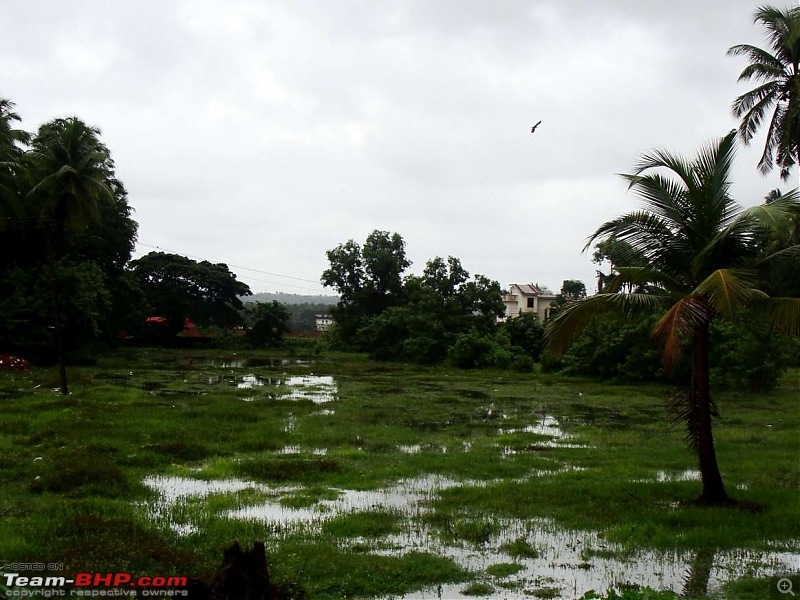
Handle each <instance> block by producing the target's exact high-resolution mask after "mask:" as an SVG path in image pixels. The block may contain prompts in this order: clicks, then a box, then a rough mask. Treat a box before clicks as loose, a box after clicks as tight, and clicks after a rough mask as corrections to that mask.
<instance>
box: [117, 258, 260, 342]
mask: <svg viewBox="0 0 800 600" xmlns="http://www.w3.org/2000/svg"><path fill="white" fill-rule="evenodd" d="M130 270H131V273H132V274H133V276H134V278H135V279H136V281H137V282H138V284H139V286H140V287H141V289H142V290H143V291H144V293H145V295H146V297H147V301H148V303H149V305H150V310H151V313H152V316H162V317H166V318H167V320H168V322H169V329H170V331H171V332H172V333H178V332H179V331H180V330H181V329H182V328H183V321H184V319H185V318H187V317H188V318H190V319H192V320H193V321H194V322H195V323H197V324H198V325H204V326H217V327H221V328H223V329H229V328H231V327H233V326H235V325H237V324H239V323H240V322H241V316H240V314H239V311H240V310H241V309H242V308H243V307H244V305H243V304H242V301H241V300H240V299H239V297H240V296H249V295H250V294H251V291H250V287H249V286H248V285H247V284H245V283H242V282H240V281H237V280H236V275H235V274H233V273H231V271H230V270H229V269H228V266H227V265H225V264H224V263H216V264H214V263H210V262H208V261H201V262H197V261H194V260H192V259H190V258H187V257H185V256H181V255H178V254H168V253H165V252H150V253H148V254H146V255H145V256H143V257H141V258H139V259H137V260H134V261H132V262H131V263H130Z"/></svg>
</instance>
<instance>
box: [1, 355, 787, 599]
mask: <svg viewBox="0 0 800 600" xmlns="http://www.w3.org/2000/svg"><path fill="white" fill-rule="evenodd" d="M248 361H249V362H248ZM70 375H71V377H72V378H73V379H72V384H71V388H72V393H71V394H70V395H69V396H68V397H66V398H64V397H61V396H60V395H59V394H58V393H57V392H54V391H53V389H52V388H53V387H55V384H54V383H53V382H57V373H55V371H54V370H52V369H34V370H32V371H30V372H29V373H27V374H19V373H10V372H3V373H0V398H1V399H2V401H1V402H0V461H1V463H2V467H3V468H2V469H0V485H2V486H3V490H4V494H3V495H2V497H0V515H2V519H0V557H2V558H3V559H5V560H8V561H15V562H23V561H38V560H40V559H41V557H42V556H48V557H53V558H52V560H53V561H54V562H61V561H62V560H63V562H65V564H67V563H68V564H70V565H73V566H74V567H75V568H76V569H80V570H96V571H102V572H108V571H112V570H127V571H132V572H139V573H147V572H158V573H165V574H179V575H187V576H199V577H203V578H209V577H210V576H211V575H212V574H213V573H214V571H215V569H216V567H217V566H218V565H219V562H220V559H221V552H222V550H223V549H224V548H227V547H228V546H230V544H231V543H232V541H233V540H236V539H238V540H240V541H242V542H243V543H245V544H247V545H249V544H250V543H251V542H252V541H254V540H264V541H266V543H267V546H268V549H269V554H270V561H271V569H272V573H273V577H274V578H275V580H276V581H277V582H279V583H286V584H287V585H289V584H291V585H295V586H298V589H299V588H302V589H304V590H305V591H306V593H307V594H308V597H309V598H340V597H344V596H347V597H387V596H399V595H402V594H405V593H407V592H409V591H411V590H417V589H421V588H427V589H429V590H432V591H431V592H430V593H431V594H435V590H436V589H437V586H443V587H444V589H445V590H450V591H452V592H453V593H456V594H458V593H461V594H463V595H484V596H485V595H493V594H494V595H496V594H501V595H504V596H508V597H523V596H525V595H528V596H533V597H553V598H558V597H572V595H573V593H574V589H568V586H566V584H564V582H563V581H562V580H561V579H559V577H561V576H562V575H561V574H558V573H554V574H553V575H552V576H551V579H547V577H545V576H542V578H541V579H539V580H537V579H536V578H535V577H534V576H533V575H532V574H531V569H532V568H533V567H532V565H535V567H536V568H537V569H544V568H546V567H547V565H548V564H550V563H554V564H558V562H559V560H560V561H561V562H564V560H567V559H559V558H558V557H557V556H556V555H555V554H554V552H555V550H554V547H553V542H554V540H557V539H560V538H565V539H569V540H573V539H574V540H576V541H574V542H572V541H570V542H567V543H566V545H565V550H564V552H566V553H568V554H569V556H570V557H571V558H569V559H568V560H569V561H572V562H570V567H569V568H570V569H573V570H574V571H586V572H591V570H592V569H593V568H595V566H598V568H600V567H602V566H603V565H621V564H623V563H624V561H628V560H629V559H630V560H634V559H631V557H636V556H638V554H637V553H640V552H649V553H651V554H653V555H654V556H658V553H663V554H664V556H674V555H675V554H676V553H678V554H680V553H683V554H686V555H687V556H698V555H699V554H698V553H702V552H707V551H711V552H712V554H711V559H712V561H716V560H718V559H719V560H722V559H721V558H720V557H726V556H728V555H726V552H729V551H730V552H733V553H737V552H743V553H748V552H749V553H751V554H749V555H748V556H749V558H742V559H741V560H743V561H744V560H746V561H750V562H747V563H746V564H744V563H743V565H742V569H743V570H745V571H746V570H747V569H748V565H751V566H752V568H753V569H756V567H757V563H758V562H759V560H760V559H759V558H758V556H759V555H758V553H759V552H788V553H791V554H792V555H794V556H797V554H798V540H800V519H799V518H798V516H800V514H799V513H800V510H799V509H800V506H798V503H797V498H798V492H799V491H800V461H798V460H797V458H798V455H800V446H799V445H798V444H799V442H798V439H800V438H798V433H800V411H798V408H800V406H799V405H798V399H797V398H798V396H797V392H798V388H797V385H796V380H797V373H793V374H791V376H790V377H787V379H786V381H785V385H784V386H783V387H781V388H780V389H779V390H776V391H775V392H772V393H769V394H762V395H753V394H748V393H744V392H726V393H722V394H716V395H715V399H716V401H717V405H718V406H719V408H720V411H721V413H722V415H723V419H722V420H719V421H717V422H716V424H715V427H716V428H715V436H716V441H717V453H718V459H719V462H720V467H721V470H722V473H723V476H724V478H725V483H726V485H727V487H728V490H729V493H730V494H731V495H732V496H733V497H735V498H736V499H738V500H741V501H742V504H741V506H740V507H737V508H701V507H698V506H694V505H692V504H690V503H687V502H686V501H687V500H691V499H692V498H694V497H696V496H697V495H699V492H700V483H699V481H697V480H696V479H695V478H694V476H693V475H692V474H691V471H692V470H693V469H695V468H696V463H695V458H694V457H693V455H692V454H691V453H690V451H689V450H687V448H686V446H685V444H684V440H683V432H682V431H680V430H670V429H669V428H668V427H667V423H668V416H667V414H666V411H665V408H664V406H665V404H664V399H665V397H666V395H667V393H668V392H669V390H668V389H667V388H664V387H661V386H658V385H637V386H626V385H611V384H607V383H603V382H598V381H587V380H575V379H567V378H559V377H555V376H540V375H534V374H530V375H524V374H509V373H503V372H463V371H456V370H451V369H445V368H424V367H416V366H407V365H394V364H393V365H385V364H377V363H370V362H367V361H366V360H364V359H363V358H362V357H359V356H353V355H339V354H330V355H325V356H321V357H315V358H314V361H313V362H309V361H306V360H301V361H300V362H298V361H296V360H288V361H285V360H282V357H280V356H277V355H274V356H273V355H262V354H258V353H239V354H237V355H236V357H232V356H231V355H230V354H229V353H213V352H210V353H208V355H207V356H200V355H198V354H197V353H192V352H188V351H170V350H161V349H135V350H133V349H123V350H121V351H119V352H117V353H113V354H109V355H108V356H106V357H104V358H103V359H101V360H100V361H98V363H97V364H96V365H89V366H83V367H75V368H72V369H70ZM251 375H252V376H253V377H256V378H261V379H260V380H254V381H261V384H259V385H255V384H254V385H253V387H250V388H247V387H245V388H240V387H238V384H239V383H241V382H242V381H243V380H242V377H244V376H248V377H249V376H251ZM311 375H314V377H311ZM320 375H324V376H325V377H326V379H325V380H324V381H325V384H324V385H320V381H323V380H321V379H319V378H317V376H320ZM288 380H291V381H293V382H297V385H298V386H300V385H301V382H302V381H304V380H306V381H308V382H310V385H309V390H308V391H309V394H310V393H322V392H324V393H325V394H326V397H325V401H324V402H318V401H314V400H313V399H311V397H310V395H309V396H305V395H304V394H295V395H292V393H291V390H290V389H288V388H287V387H286V383H285V382H286V381H288ZM268 381H274V382H284V383H275V384H274V386H273V387H270V386H271V385H272V384H268V383H267V382H268ZM153 477H162V478H165V479H164V480H165V481H184V482H190V483H191V484H192V485H194V486H195V488H197V489H200V488H201V487H202V486H203V485H205V486H206V487H205V488H204V489H205V491H204V492H203V493H190V492H188V491H187V492H186V493H185V494H184V495H181V496H176V497H175V498H173V499H171V500H170V499H168V498H166V497H165V496H164V493H163V491H160V490H159V488H158V486H151V485H146V482H148V481H151V479H148V478H153ZM170 478H172V479H170ZM192 482H193V483H192ZM224 482H232V483H231V484H230V485H229V486H228V488H225V485H224ZM214 486H217V487H214ZM420 488H423V489H420ZM359 494H360V495H359ZM370 494H372V496H371V495H370ZM372 497H374V498H377V500H374V502H375V503H376V504H375V505H370V504H369V502H372V501H371V500H369V498H372ZM353 498H358V499H360V500H359V501H358V502H362V500H363V502H366V504H360V503H355V504H349V503H351V502H354V500H353ZM381 503H384V504H381ZM261 506H266V507H268V508H269V509H270V511H272V512H269V514H281V515H285V516H286V519H287V520H284V521H280V522H278V521H274V520H270V518H266V517H263V516H260V515H261V514H262V513H260V512H259V507H261ZM348 507H350V508H348ZM280 511H283V512H280ZM264 514H266V513H264ZM243 515H248V516H246V517H245V516H243ZM292 519H295V520H292ZM409 540H416V541H415V542H413V543H412V542H410V541H409ZM420 540H421V541H420ZM573 546H574V547H573ZM443 548H445V549H447V553H446V554H445V553H441V554H440V553H439V552H440V551H441V550H442V549H443ZM462 552H463V553H467V554H469V553H472V554H478V555H482V556H487V557H492V558H491V559H489V558H487V559H486V563H485V564H479V565H475V564H472V563H469V561H462V560H461V559H459V558H458V557H459V556H461V554H460V553H462ZM704 556H705V555H704ZM62 557H63V558H62ZM725 560H728V563H725V564H727V565H730V560H731V559H729V558H726V559H725ZM691 563H692V561H691V559H688V562H687V564H686V567H685V568H690V567H691ZM606 568H607V569H611V568H612V567H606ZM722 571H723V573H724V572H725V570H724V569H723V570H722ZM761 573H764V570H763V569H762V571H761ZM537 576H538V575H537ZM723 576H724V575H723ZM729 578H730V581H721V582H720V581H718V582H716V584H714V582H712V584H714V585H715V586H716V587H715V592H714V593H715V594H717V595H718V596H720V597H728V598H737V599H738V598H761V597H763V596H764V594H765V590H766V589H767V588H766V587H765V586H767V585H768V583H769V580H768V579H767V578H766V577H762V576H761V574H757V575H755V576H753V574H750V575H747V574H742V575H738V576H736V575H730V576H729ZM612 583H613V582H612ZM677 585H678V588H680V584H677ZM606 587H608V586H606ZM603 591H604V592H605V588H603ZM678 591H680V590H678Z"/></svg>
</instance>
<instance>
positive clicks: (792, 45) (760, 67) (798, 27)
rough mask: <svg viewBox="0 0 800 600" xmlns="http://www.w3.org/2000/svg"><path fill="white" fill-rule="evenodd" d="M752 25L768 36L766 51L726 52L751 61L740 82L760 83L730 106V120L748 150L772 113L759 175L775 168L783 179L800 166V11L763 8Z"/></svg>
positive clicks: (734, 49) (744, 47) (735, 49)
mask: <svg viewBox="0 0 800 600" xmlns="http://www.w3.org/2000/svg"><path fill="white" fill-rule="evenodd" d="M754 21H755V22H756V23H759V22H760V23H761V24H762V25H763V26H764V28H765V29H766V30H767V38H768V40H769V45H770V49H769V50H763V49H761V48H757V47H756V46H751V45H749V44H739V45H737V46H733V47H732V48H730V49H729V50H728V54H732V55H735V56H746V57H747V59H748V60H749V61H750V64H749V65H748V66H747V67H745V69H744V70H743V71H742V73H741V74H740V75H739V81H750V80H751V79H752V80H755V81H757V82H759V85H758V87H756V88H754V89H752V90H750V91H749V92H747V93H745V94H742V95H741V96H739V97H738V98H736V100H734V101H733V107H732V108H733V115H734V116H735V117H736V118H737V119H741V124H740V125H739V135H740V136H741V138H742V140H743V141H744V143H745V144H748V143H750V140H751V139H752V138H753V136H754V135H755V134H756V132H757V131H758V130H759V129H760V128H761V125H762V123H763V122H764V120H765V116H766V115H767V113H768V112H769V111H770V110H772V118H771V119H770V122H769V129H768V130H767V140H766V143H765V144H764V153H763V154H762V155H761V159H760V160H759V162H758V169H759V170H760V171H761V172H762V173H765V174H766V173H769V172H770V171H771V170H772V168H773V166H776V167H778V168H780V171H781V178H783V179H788V178H789V172H790V170H791V168H792V166H793V165H796V164H798V163H800V70H798V63H800V7H797V6H796V7H793V8H784V9H781V8H774V7H772V6H762V7H760V8H758V10H756V12H755V15H754ZM773 107H774V108H773Z"/></svg>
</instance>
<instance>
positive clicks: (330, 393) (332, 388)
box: [284, 375, 337, 404]
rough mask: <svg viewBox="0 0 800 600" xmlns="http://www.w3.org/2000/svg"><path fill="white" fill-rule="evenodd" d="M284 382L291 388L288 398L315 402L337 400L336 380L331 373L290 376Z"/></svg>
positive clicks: (321, 402)
mask: <svg viewBox="0 0 800 600" xmlns="http://www.w3.org/2000/svg"><path fill="white" fill-rule="evenodd" d="M284 384H285V385H286V386H287V387H289V388H291V391H290V392H289V394H288V398H291V399H292V400H311V402H313V403H314V404H324V403H326V402H333V401H334V400H336V394H337V389H336V381H335V380H334V379H333V377H331V376H330V375H305V376H299V377H288V378H286V380H285V382H284ZM286 397H287V396H284V398H286Z"/></svg>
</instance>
